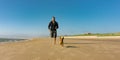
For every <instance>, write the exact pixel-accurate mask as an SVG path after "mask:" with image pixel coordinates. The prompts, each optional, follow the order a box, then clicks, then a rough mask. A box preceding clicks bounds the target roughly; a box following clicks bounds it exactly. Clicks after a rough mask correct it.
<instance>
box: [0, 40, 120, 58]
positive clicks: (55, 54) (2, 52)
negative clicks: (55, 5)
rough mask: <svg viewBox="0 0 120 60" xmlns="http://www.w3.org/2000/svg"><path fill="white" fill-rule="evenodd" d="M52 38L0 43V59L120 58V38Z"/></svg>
mask: <svg viewBox="0 0 120 60" xmlns="http://www.w3.org/2000/svg"><path fill="white" fill-rule="evenodd" d="M58 41H59V38H57V44H56V45H53V41H52V39H51V38H34V39H32V40H28V41H22V42H13V43H5V44H0V60H120V39H119V38H117V39H106V38H105V39H89V38H88V39H83V38H82V39H81V38H77V39H76V38H65V39H64V47H60V46H59V44H58Z"/></svg>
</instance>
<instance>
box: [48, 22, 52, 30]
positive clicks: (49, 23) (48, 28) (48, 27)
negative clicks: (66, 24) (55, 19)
mask: <svg viewBox="0 0 120 60" xmlns="http://www.w3.org/2000/svg"><path fill="white" fill-rule="evenodd" d="M50 27H51V22H50V23H49V25H48V29H49V30H50Z"/></svg>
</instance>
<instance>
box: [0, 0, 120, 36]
mask: <svg viewBox="0 0 120 60" xmlns="http://www.w3.org/2000/svg"><path fill="white" fill-rule="evenodd" d="M52 16H55V17H56V21H57V22H58V23H59V26H60V28H59V29H58V34H59V35H69V34H79V33H86V32H92V33H108V32H120V27H119V26H120V0H0V35H33V36H37V35H38V36H46V35H49V31H48V23H49V22H50V21H51V18H52Z"/></svg>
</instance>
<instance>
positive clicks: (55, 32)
mask: <svg viewBox="0 0 120 60" xmlns="http://www.w3.org/2000/svg"><path fill="white" fill-rule="evenodd" d="M56 37H57V31H54V44H56Z"/></svg>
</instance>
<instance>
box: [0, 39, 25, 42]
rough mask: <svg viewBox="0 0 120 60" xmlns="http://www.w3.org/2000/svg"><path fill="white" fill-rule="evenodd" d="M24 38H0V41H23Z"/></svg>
mask: <svg viewBox="0 0 120 60" xmlns="http://www.w3.org/2000/svg"><path fill="white" fill-rule="evenodd" d="M25 40H26V39H12V38H0V43H7V42H19V41H25Z"/></svg>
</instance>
